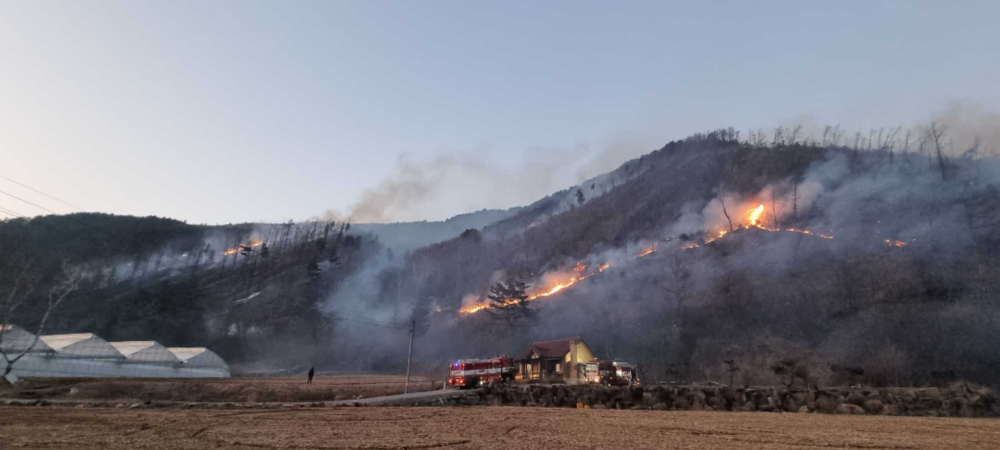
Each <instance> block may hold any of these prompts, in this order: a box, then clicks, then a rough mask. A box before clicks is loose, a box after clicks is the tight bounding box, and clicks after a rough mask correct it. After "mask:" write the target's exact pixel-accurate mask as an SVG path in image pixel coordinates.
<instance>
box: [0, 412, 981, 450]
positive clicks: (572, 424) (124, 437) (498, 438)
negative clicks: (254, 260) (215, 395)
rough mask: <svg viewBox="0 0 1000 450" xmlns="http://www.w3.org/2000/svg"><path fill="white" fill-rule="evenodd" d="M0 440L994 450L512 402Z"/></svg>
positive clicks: (921, 436) (789, 420)
mask: <svg viewBox="0 0 1000 450" xmlns="http://www.w3.org/2000/svg"><path fill="white" fill-rule="evenodd" d="M0 447H4V448H45V449H69V448H73V449H78V448H94V449H97V448H112V449H164V448H185V449H209V448H229V447H241V448H265V449H266V448H321V449H324V448H325V449H349V448H368V449H373V448H376V449H404V448H407V449H420V448H456V449H478V448H483V449H504V450H510V449H512V448H574V449H598V448H627V449H630V450H632V449H646V448H648V449H654V448H656V449H659V448H706V449H726V450H731V449H744V448H745V449H750V448H753V449H757V448H766V449H803V448H865V449H882V448H885V449H919V448H929V449H949V450H954V449H966V448H998V447H1000V421H997V420H990V419H940V418H914V417H874V416H835V415H817V414H770V413H719V412H666V411H615V410H575V409H543V408H516V407H465V408H460V407H459V408H404V407H400V408H392V407H385V408H303V409H274V410H251V409H232V410H168V409H162V410H158V409H148V410H147V409H143V410H128V409H99V408H94V409H89V408H63V407H46V408H38V407H34V408H29V407H14V408H5V407H0Z"/></svg>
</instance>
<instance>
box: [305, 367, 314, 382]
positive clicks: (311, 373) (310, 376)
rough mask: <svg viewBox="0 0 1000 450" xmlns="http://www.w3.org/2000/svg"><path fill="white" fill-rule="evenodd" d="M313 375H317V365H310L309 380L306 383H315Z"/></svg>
mask: <svg viewBox="0 0 1000 450" xmlns="http://www.w3.org/2000/svg"><path fill="white" fill-rule="evenodd" d="M313 375H316V368H315V367H310V368H309V380H308V381H306V384H312V383H313Z"/></svg>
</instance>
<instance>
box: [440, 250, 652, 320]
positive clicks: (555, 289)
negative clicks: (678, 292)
mask: <svg viewBox="0 0 1000 450" xmlns="http://www.w3.org/2000/svg"><path fill="white" fill-rule="evenodd" d="M650 253H652V252H650ZM647 254H648V253H647ZM610 267H611V263H604V264H602V265H601V266H600V267H598V268H597V270H596V271H594V272H590V273H585V271H586V270H587V265H586V264H583V263H580V264H577V265H576V266H574V267H573V270H574V271H575V272H577V273H580V275H577V276H573V277H570V278H569V279H568V280H566V281H563V282H561V283H558V284H556V285H555V286H552V287H551V288H549V290H547V291H545V292H539V293H537V294H532V295H530V296H528V299H527V301H529V302H533V301H535V300H537V299H540V298H542V297H548V296H550V295H555V294H557V293H559V292H562V291H563V290H566V289H567V288H569V287H570V286H573V285H574V284H576V283H579V282H581V281H583V280H586V279H587V278H590V277H592V276H593V275H594V274H598V273H601V272H604V271H605V270H608V268H610ZM506 304H507V305H510V304H514V302H513V301H511V302H507V303H506ZM492 307H493V306H492V305H490V304H489V303H480V304H478V305H475V306H469V307H466V308H462V309H460V310H459V312H460V313H462V314H472V313H476V312H479V311H482V310H484V309H490V308H492Z"/></svg>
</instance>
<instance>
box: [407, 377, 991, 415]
mask: <svg viewBox="0 0 1000 450" xmlns="http://www.w3.org/2000/svg"><path fill="white" fill-rule="evenodd" d="M418 404H419V402H418ZM426 404H427V405H446V406H447V405H508V406H538V407H554V408H560V407H562V408H577V407H589V408H597V409H600V408H614V409H653V410H670V411H764V412H801V413H827V414H879V415H904V416H941V417H1000V402H998V400H997V397H996V396H995V395H994V394H993V393H992V392H991V391H990V390H988V389H981V388H973V387H969V386H966V385H961V384H956V385H954V386H952V387H949V388H885V389H866V388H809V389H794V388H793V389H787V388H783V387H782V388H753V387H749V388H742V387H736V388H730V387H716V386H679V387H664V386H653V387H642V386H635V387H601V386H562V385H548V386H545V385H528V386H525V385H514V386H500V387H496V388H483V389H479V390H476V391H468V392H466V393H465V394H464V395H455V396H452V397H450V398H447V399H443V400H442V399H436V400H434V401H433V402H427V403H426Z"/></svg>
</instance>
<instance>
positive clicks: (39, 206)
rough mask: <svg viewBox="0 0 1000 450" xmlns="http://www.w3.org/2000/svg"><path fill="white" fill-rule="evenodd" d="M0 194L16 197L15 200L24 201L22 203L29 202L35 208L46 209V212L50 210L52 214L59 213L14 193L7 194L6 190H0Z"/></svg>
mask: <svg viewBox="0 0 1000 450" xmlns="http://www.w3.org/2000/svg"><path fill="white" fill-rule="evenodd" d="M0 194H3V195H6V196H8V197H10V198H13V199H16V200H20V201H22V202H24V203H27V204H29V205H31V206H34V207H35V208H40V209H44V210H46V211H48V212H50V213H52V214H59V213H57V212H55V211H53V210H51V209H49V208H46V207H44V206H41V205H37V204H35V203H31V202H29V201H27V200H25V199H23V198H21V197H18V196H16V195H13V194H8V193H6V192H4V191H0Z"/></svg>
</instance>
